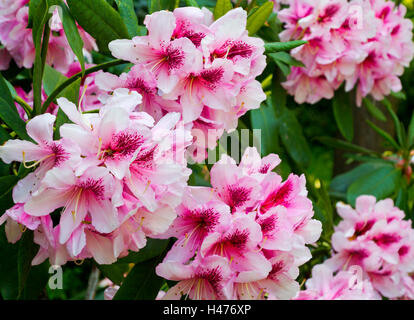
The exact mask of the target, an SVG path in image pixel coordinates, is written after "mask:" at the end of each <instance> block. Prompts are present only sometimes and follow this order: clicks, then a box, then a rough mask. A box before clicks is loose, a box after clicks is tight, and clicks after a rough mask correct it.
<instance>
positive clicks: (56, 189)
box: [0, 89, 191, 265]
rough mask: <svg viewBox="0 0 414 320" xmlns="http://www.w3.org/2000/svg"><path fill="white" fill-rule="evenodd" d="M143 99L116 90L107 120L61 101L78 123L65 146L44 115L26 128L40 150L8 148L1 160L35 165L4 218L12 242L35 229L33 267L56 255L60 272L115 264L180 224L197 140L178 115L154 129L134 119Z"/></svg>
mask: <svg viewBox="0 0 414 320" xmlns="http://www.w3.org/2000/svg"><path fill="white" fill-rule="evenodd" d="M140 101H141V96H140V95H139V94H138V93H136V92H129V91H128V90H127V89H117V90H115V92H114V94H113V96H112V98H111V99H108V101H107V104H105V105H103V107H102V108H101V109H100V112H99V113H89V114H82V113H81V112H80V111H79V110H78V108H77V107H76V106H75V105H74V104H72V103H71V102H69V101H68V100H66V99H65V98H60V99H58V104H59V107H60V108H61V109H62V110H63V111H64V112H65V113H66V114H67V116H68V117H69V119H70V120H71V121H72V122H73V123H70V124H64V125H63V126H61V127H60V135H61V139H59V140H54V139H53V125H54V122H55V116H54V115H52V114H49V113H46V114H42V115H39V116H36V117H34V118H33V119H31V120H30V121H29V122H28V123H27V132H28V134H29V135H30V137H31V138H32V139H33V142H30V141H22V140H9V141H7V142H6V143H5V144H4V145H3V146H0V158H1V159H2V161H3V162H5V163H10V162H12V161H18V162H21V163H23V165H24V166H25V167H28V168H30V167H35V166H36V169H35V170H34V171H33V172H31V173H29V174H28V175H27V176H26V177H25V178H24V179H22V180H20V181H19V182H18V183H17V185H16V186H15V187H14V189H13V200H14V202H15V205H14V206H13V207H12V208H11V209H9V210H7V211H6V213H5V214H4V215H3V216H2V217H1V218H0V219H1V221H0V223H4V222H5V221H7V223H6V234H7V237H8V240H9V241H10V242H13V243H14V242H16V241H17V240H18V239H19V238H20V237H21V234H22V230H21V227H25V228H28V229H31V230H34V241H35V242H36V243H37V244H39V245H40V250H39V252H38V254H37V256H36V257H35V258H34V260H33V262H32V263H33V264H38V263H41V262H42V261H44V259H46V258H48V257H49V259H50V263H51V264H57V265H61V264H64V263H66V261H68V260H81V259H85V258H89V257H93V258H94V259H95V260H96V261H97V262H98V263H100V264H110V263H113V262H115V261H116V259H117V258H118V257H121V256H124V255H127V254H128V252H129V251H128V250H133V251H138V250H139V249H140V248H142V247H144V246H145V244H146V237H147V236H151V237H152V236H156V235H158V234H161V233H164V232H165V231H166V230H167V229H168V227H169V226H170V224H171V223H172V222H173V220H174V218H175V217H176V213H175V207H176V206H178V205H179V204H180V202H181V196H182V194H183V192H184V189H185V187H186V185H187V179H188V177H189V175H190V173H191V170H190V169H188V168H187V167H186V161H185V158H184V153H185V149H186V147H187V146H188V145H189V144H190V143H191V134H190V132H189V131H188V130H185V129H184V127H183V124H182V122H180V114H178V113H173V112H171V113H168V114H167V115H165V116H164V117H163V118H161V119H160V120H159V121H158V122H156V123H155V121H154V119H153V118H152V117H151V116H150V115H149V114H147V113H145V112H135V111H134V109H135V106H136V105H137V104H139V103H140ZM60 208H62V209H61V210H58V211H57V209H60Z"/></svg>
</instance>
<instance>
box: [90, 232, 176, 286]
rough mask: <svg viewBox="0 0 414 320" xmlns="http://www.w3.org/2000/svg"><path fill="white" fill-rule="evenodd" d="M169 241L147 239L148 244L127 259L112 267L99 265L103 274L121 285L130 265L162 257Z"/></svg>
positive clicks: (130, 254)
mask: <svg viewBox="0 0 414 320" xmlns="http://www.w3.org/2000/svg"><path fill="white" fill-rule="evenodd" d="M167 245H168V240H158V239H147V244H146V246H145V247H144V248H142V249H141V250H139V251H138V252H130V253H129V254H128V255H127V256H126V257H124V258H121V259H119V260H118V261H117V262H115V263H113V264H111V265H98V268H99V269H100V270H101V271H102V273H103V274H104V275H105V276H106V277H108V278H109V279H110V280H111V281H112V282H114V283H116V284H120V283H121V282H122V281H123V280H124V274H125V273H126V272H127V271H128V270H129V264H130V263H134V264H137V263H142V262H144V261H147V260H150V259H153V258H155V257H158V256H160V255H161V254H162V253H163V252H164V251H165V249H166V248H167Z"/></svg>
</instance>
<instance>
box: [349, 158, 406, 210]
mask: <svg viewBox="0 0 414 320" xmlns="http://www.w3.org/2000/svg"><path fill="white" fill-rule="evenodd" d="M401 175H402V174H401V170H398V169H397V168H395V167H394V166H393V165H385V166H383V167H381V168H379V169H378V170H375V171H373V172H370V173H367V174H364V175H362V176H360V177H359V178H358V179H357V180H356V181H354V182H353V183H352V184H351V185H350V186H349V188H348V192H347V199H348V203H350V204H352V205H354V204H355V199H356V198H357V197H358V196H360V195H365V194H370V195H373V196H375V197H376V198H377V199H378V200H380V199H384V198H386V197H388V196H390V195H391V194H393V193H394V192H396V190H397V187H398V183H399V181H400V179H401Z"/></svg>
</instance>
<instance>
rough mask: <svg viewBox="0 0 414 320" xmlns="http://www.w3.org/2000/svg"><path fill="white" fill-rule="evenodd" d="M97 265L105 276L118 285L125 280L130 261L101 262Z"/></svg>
mask: <svg viewBox="0 0 414 320" xmlns="http://www.w3.org/2000/svg"><path fill="white" fill-rule="evenodd" d="M97 267H98V268H99V270H101V272H102V274H103V275H104V276H105V277H107V278H108V279H109V280H111V281H112V282H113V283H115V284H117V285H120V284H121V283H122V281H124V279H125V277H124V274H125V273H126V272H128V270H129V265H128V263H114V264H100V265H97Z"/></svg>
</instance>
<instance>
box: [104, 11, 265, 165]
mask: <svg viewBox="0 0 414 320" xmlns="http://www.w3.org/2000/svg"><path fill="white" fill-rule="evenodd" d="M246 20H247V14H246V12H245V11H244V10H242V9H241V8H237V9H234V10H230V11H229V12H227V14H225V15H224V16H223V17H221V18H219V19H218V20H217V21H214V22H213V19H212V14H211V12H210V11H208V10H207V9H205V8H204V9H198V8H194V7H188V8H177V9H175V10H174V11H173V12H167V11H160V12H156V13H153V14H151V15H148V16H146V18H145V21H144V23H145V25H146V26H147V29H148V35H147V36H138V37H135V38H133V39H132V40H126V39H120V40H114V41H112V42H111V43H110V44H109V49H110V50H111V52H112V54H113V55H114V56H115V57H117V58H120V59H125V60H127V61H130V62H132V63H134V64H135V66H134V67H132V68H131V70H130V71H129V72H128V73H127V74H122V75H121V76H120V77H116V76H115V75H112V74H109V73H103V74H100V75H99V76H97V85H98V86H99V88H100V89H102V90H106V91H107V92H108V93H111V92H112V91H114V90H115V89H118V88H127V89H129V90H132V91H136V92H138V93H140V94H141V95H142V97H143V103H142V104H141V105H140V106H138V107H137V108H138V109H137V110H140V111H145V112H148V113H149V114H151V115H152V116H153V117H154V118H155V119H156V120H158V119H159V118H161V117H162V116H163V115H165V114H166V113H167V112H179V113H181V116H182V121H183V122H184V124H185V125H186V127H187V128H189V129H191V130H192V134H193V136H194V143H193V145H192V147H191V148H190V149H189V154H190V155H192V156H193V158H194V159H195V160H196V161H201V160H204V159H205V158H206V155H207V154H206V152H205V150H206V148H209V149H213V148H215V146H216V141H217V139H218V138H220V137H221V135H222V134H223V132H224V130H228V131H231V130H234V129H235V128H236V127H237V122H238V119H239V117H241V116H242V115H243V114H245V113H246V112H247V111H248V110H251V109H255V108H258V107H259V106H260V103H261V102H263V101H264V100H265V99H266V95H265V94H264V92H263V90H262V88H261V85H260V83H259V82H257V81H256V80H255V77H257V76H258V75H260V74H261V73H262V71H263V70H264V68H265V66H266V58H265V56H264V54H263V53H264V42H263V41H262V40H261V39H259V38H255V37H249V36H248V33H247V31H246Z"/></svg>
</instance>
